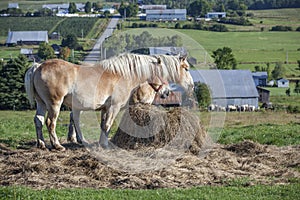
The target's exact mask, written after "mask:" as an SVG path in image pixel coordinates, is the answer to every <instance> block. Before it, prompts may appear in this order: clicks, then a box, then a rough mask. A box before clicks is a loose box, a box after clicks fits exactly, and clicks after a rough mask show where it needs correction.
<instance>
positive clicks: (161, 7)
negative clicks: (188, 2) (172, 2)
mask: <svg viewBox="0 0 300 200" xmlns="http://www.w3.org/2000/svg"><path fill="white" fill-rule="evenodd" d="M139 8H140V9H141V10H166V9H167V5H140V6H139Z"/></svg>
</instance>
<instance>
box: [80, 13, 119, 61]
mask: <svg viewBox="0 0 300 200" xmlns="http://www.w3.org/2000/svg"><path fill="white" fill-rule="evenodd" d="M119 19H120V15H114V16H113V17H112V18H111V20H110V22H109V24H108V25H107V27H106V29H105V31H104V32H103V34H102V35H101V36H100V38H99V39H98V40H97V42H96V44H95V45H94V47H93V49H92V50H91V51H90V53H89V54H88V55H87V56H86V57H85V59H84V61H83V62H87V63H95V62H98V61H100V47H101V45H102V43H103V41H104V40H105V39H106V38H108V37H109V36H111V35H112V33H113V31H114V29H115V28H116V26H117V24H118V21H119Z"/></svg>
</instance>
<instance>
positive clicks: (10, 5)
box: [7, 3, 19, 9]
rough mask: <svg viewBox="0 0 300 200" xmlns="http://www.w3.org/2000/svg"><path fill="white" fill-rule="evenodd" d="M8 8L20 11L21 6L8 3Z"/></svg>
mask: <svg viewBox="0 0 300 200" xmlns="http://www.w3.org/2000/svg"><path fill="white" fill-rule="evenodd" d="M7 8H15V9H19V4H18V3H8V6H7Z"/></svg>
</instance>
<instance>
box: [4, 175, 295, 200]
mask: <svg viewBox="0 0 300 200" xmlns="http://www.w3.org/2000/svg"><path fill="white" fill-rule="evenodd" d="M233 183H235V184H234V186H219V187H218V186H216V187H211V186H203V187H195V188H189V189H155V190H128V189H126V190H122V189H118V190H113V189H100V190H95V189H61V190H54V189H47V190H34V189H30V188H25V187H15V186H14V187H12V186H10V187H0V199H45V200H46V199H64V200H68V199H70V200H73V199H77V200H79V199H105V200H113V199H124V200H125V199H130V200H131V199H143V200H148V199H156V200H159V199H163V200H165V199H174V200H175V199H222V200H227V199H228V200H232V199H249V200H250V199H270V200H277V199H278V200H283V199H299V198H300V183H299V182H298V183H297V182H296V183H291V184H288V185H273V186H265V185H256V186H250V187H245V186H243V184H244V181H238V180H236V181H234V182H233Z"/></svg>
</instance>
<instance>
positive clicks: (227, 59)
mask: <svg viewBox="0 0 300 200" xmlns="http://www.w3.org/2000/svg"><path fill="white" fill-rule="evenodd" d="M212 57H213V58H214V59H215V64H216V65H217V68H218V69H236V66H237V62H236V59H235V58H234V55H233V53H232V49H231V48H229V47H223V48H222V49H221V48H219V49H217V50H215V51H213V55H212Z"/></svg>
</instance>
